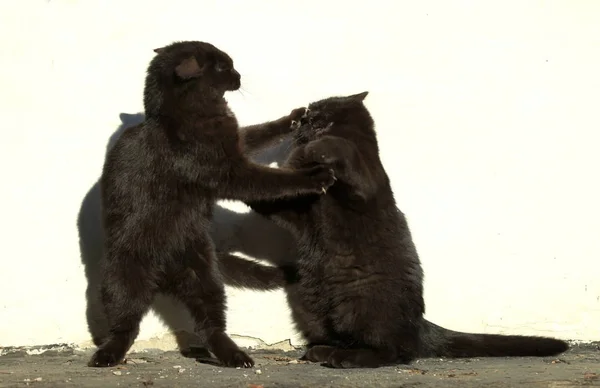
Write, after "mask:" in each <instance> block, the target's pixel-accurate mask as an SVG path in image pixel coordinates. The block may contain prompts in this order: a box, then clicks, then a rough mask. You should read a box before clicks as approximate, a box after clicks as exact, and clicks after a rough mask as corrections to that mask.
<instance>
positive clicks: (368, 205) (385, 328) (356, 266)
mask: <svg viewBox="0 0 600 388" xmlns="http://www.w3.org/2000/svg"><path fill="white" fill-rule="evenodd" d="M366 95H367V92H364V93H361V94H357V95H353V96H349V97H332V98H328V99H324V100H322V101H318V102H314V103H312V104H310V105H309V109H308V110H307V114H306V117H304V118H303V119H302V121H301V123H300V124H301V127H300V129H298V130H297V131H296V132H295V135H294V144H295V146H294V148H293V150H292V152H291V154H290V156H289V159H288V160H287V162H286V165H287V167H292V168H307V167H309V166H315V165H327V166H331V167H332V168H333V169H334V171H335V175H336V178H337V182H336V183H335V184H334V185H333V186H332V187H331V188H330V189H329V191H328V192H327V194H326V195H323V196H317V195H309V196H303V197H297V198H294V199H283V200H268V201H267V200H265V201H254V202H248V205H249V206H251V207H252V209H253V210H255V211H256V212H258V213H260V214H262V215H264V216H266V217H268V218H270V219H272V220H273V221H275V222H276V223H278V224H279V225H281V226H283V227H285V228H287V229H289V230H290V231H291V232H292V233H293V234H294V235H295V237H296V238H297V240H298V257H297V260H296V262H295V264H293V265H288V266H285V267H282V268H281V269H282V270H283V271H281V270H278V269H277V268H274V267H265V266H263V267H262V268H258V267H259V264H257V263H250V262H247V261H244V260H243V259H241V258H236V257H235V256H232V255H223V262H222V263H221V265H222V266H223V269H222V271H223V274H224V277H225V281H226V283H228V284H231V285H233V286H242V287H251V288H261V289H274V288H277V287H278V286H281V285H284V286H285V289H286V292H287V296H288V301H289V304H290V307H291V310H292V317H293V320H294V322H295V323H296V326H297V328H298V329H299V330H300V332H301V333H302V334H303V335H304V337H305V338H306V339H307V341H308V347H309V349H308V351H307V353H306V354H305V355H304V359H307V360H310V361H315V362H326V363H327V364H329V365H330V366H333V367H336V368H352V367H378V366H381V365H387V364H394V363H409V362H410V361H412V360H413V359H415V358H416V357H433V356H435V357H484V356H551V355H555V354H558V353H561V352H563V351H565V350H566V349H567V348H568V345H567V343H565V342H564V341H561V340H558V339H552V338H545V337H528V336H504V335H491V334H468V333H460V332H455V331H451V330H447V329H444V328H442V327H439V326H437V325H434V324H433V323H431V322H428V321H427V320H425V319H424V317H423V314H424V312H425V303H424V300H423V271H422V269H421V264H420V261H419V256H418V255H417V250H416V248H415V245H414V243H413V241H412V237H411V233H410V230H409V227H408V224H407V222H406V218H405V217H404V215H403V214H402V212H400V211H399V210H398V209H397V207H396V203H395V200H394V195H393V193H392V189H391V187H390V182H389V179H388V176H387V174H386V172H385V170H384V168H383V166H382V164H381V161H380V158H379V150H378V144H377V139H376V135H375V131H374V123H373V120H372V118H371V116H370V114H369V112H368V110H367V109H366V107H365V106H364V104H363V100H364V98H365V97H366ZM244 268H246V269H244ZM244 274H246V275H245V276H244ZM250 276H252V277H253V278H252V279H248V278H247V277H250Z"/></svg>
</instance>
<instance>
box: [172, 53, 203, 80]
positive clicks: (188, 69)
mask: <svg viewBox="0 0 600 388" xmlns="http://www.w3.org/2000/svg"><path fill="white" fill-rule="evenodd" d="M202 70H203V68H201V67H200V65H199V64H198V61H197V60H196V58H195V57H194V56H191V57H189V58H186V59H184V60H183V61H181V63H180V64H179V65H177V66H176V67H175V74H177V76H178V77H179V78H182V79H190V78H194V77H198V76H199V75H200V74H202Z"/></svg>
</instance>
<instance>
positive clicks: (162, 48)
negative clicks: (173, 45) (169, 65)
mask: <svg viewBox="0 0 600 388" xmlns="http://www.w3.org/2000/svg"><path fill="white" fill-rule="evenodd" d="M163 51H165V48H164V47H160V48H155V49H154V52H155V53H157V54H161V53H162V52H163Z"/></svg>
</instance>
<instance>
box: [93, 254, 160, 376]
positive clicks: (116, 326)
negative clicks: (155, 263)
mask: <svg viewBox="0 0 600 388" xmlns="http://www.w3.org/2000/svg"><path fill="white" fill-rule="evenodd" d="M117 260H118V259H116V260H112V262H113V263H115V265H114V266H111V267H109V268H107V270H106V273H105V274H104V275H103V280H102V285H101V291H100V292H101V300H102V304H103V305H104V310H105V312H106V316H107V319H108V322H109V334H108V337H107V338H106V340H105V341H104V342H103V343H102V344H101V345H100V346H99V347H98V350H97V351H96V353H94V355H93V356H92V358H91V359H90V361H89V363H88V366H91V367H110V366H114V365H116V364H118V363H120V362H121V361H123V358H125V354H126V353H127V351H128V350H129V348H130V347H131V345H132V344H133V341H135V338H136V337H137V335H138V333H139V329H140V322H141V320H142V318H143V316H144V314H145V313H146V312H147V311H148V309H149V308H150V304H151V303H152V300H153V299H154V295H155V293H156V289H157V285H156V283H155V282H154V281H153V277H151V276H150V274H149V273H148V271H142V272H141V273H136V272H137V271H126V269H125V268H124V267H123V266H122V265H116V263H119V261H117ZM121 262H126V260H122V261H121Z"/></svg>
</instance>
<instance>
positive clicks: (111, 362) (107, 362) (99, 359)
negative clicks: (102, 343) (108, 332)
mask: <svg viewBox="0 0 600 388" xmlns="http://www.w3.org/2000/svg"><path fill="white" fill-rule="evenodd" d="M122 358H123V357H121V356H120V355H118V354H115V353H114V352H111V351H109V350H106V349H102V348H100V349H98V350H97V351H96V353H94V355H93V356H92V358H91V359H90V361H89V362H88V366H90V367H95V368H106V367H111V366H115V365H117V364H118V363H120V362H121V359H122Z"/></svg>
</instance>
